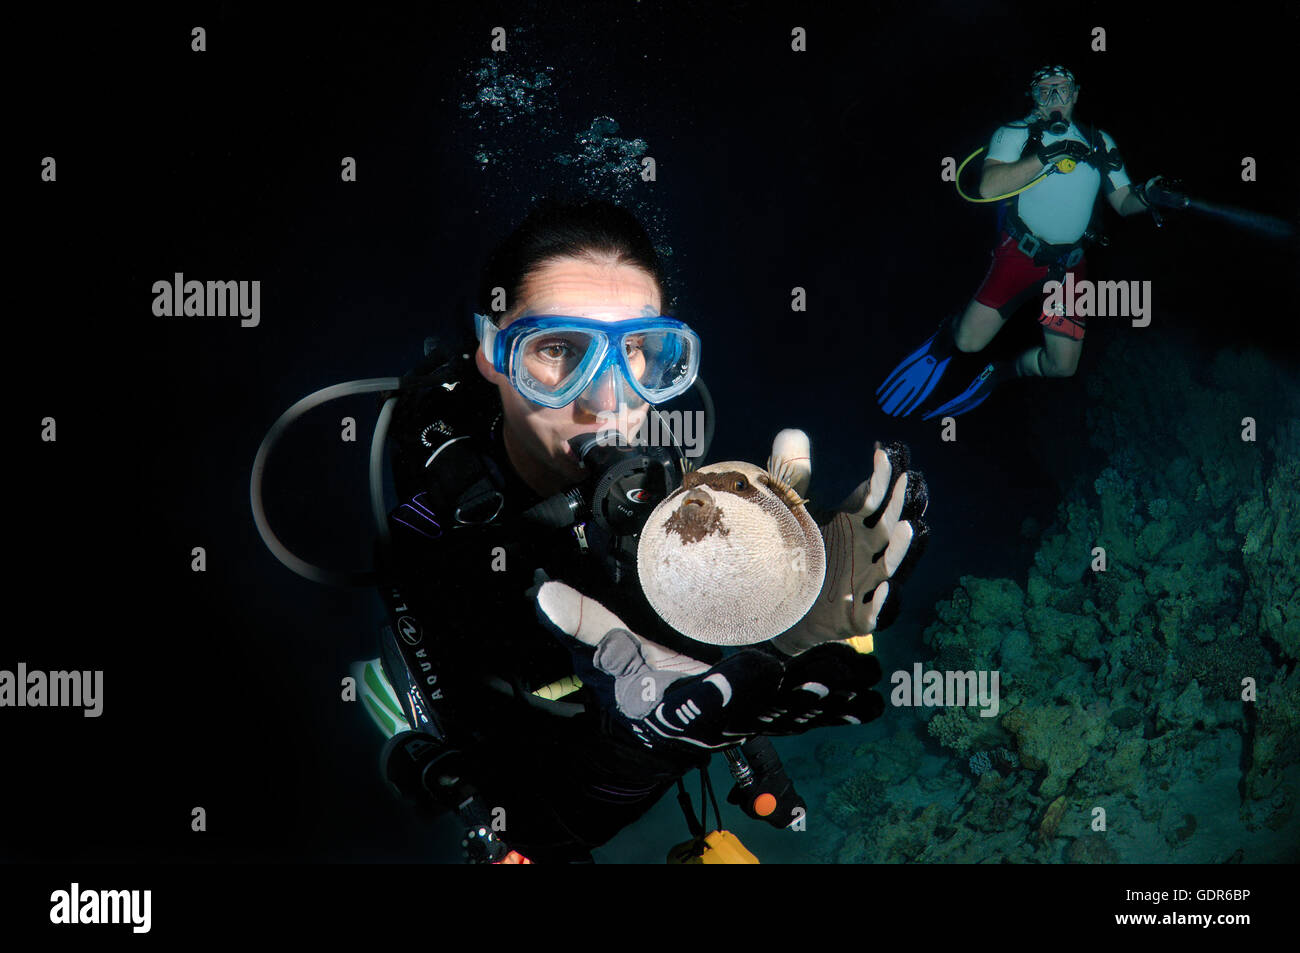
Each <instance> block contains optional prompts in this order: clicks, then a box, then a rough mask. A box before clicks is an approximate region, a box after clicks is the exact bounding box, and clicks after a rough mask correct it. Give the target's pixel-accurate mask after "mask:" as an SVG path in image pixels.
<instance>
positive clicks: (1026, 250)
mask: <svg viewBox="0 0 1300 953" xmlns="http://www.w3.org/2000/svg"><path fill="white" fill-rule="evenodd" d="M1042 244H1043V243H1042V242H1040V241H1039V240H1038V239H1037V238H1035V237H1034V233H1033V232H1025V233H1024V234H1023V235H1021V236H1020V241H1019V242H1018V243H1017V244H1016V248H1018V249H1020V251H1021V253H1022V254H1024V255H1025V257H1027V258H1033V257H1034V256H1035V255H1037V254H1038V249H1039V247H1040V246H1041V245H1042ZM1027 246H1028V247H1027Z"/></svg>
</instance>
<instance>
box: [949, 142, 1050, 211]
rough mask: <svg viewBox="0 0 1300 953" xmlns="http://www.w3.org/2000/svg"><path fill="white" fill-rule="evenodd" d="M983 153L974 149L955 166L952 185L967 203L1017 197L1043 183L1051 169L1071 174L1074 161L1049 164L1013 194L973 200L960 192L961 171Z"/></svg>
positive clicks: (981, 150)
mask: <svg viewBox="0 0 1300 953" xmlns="http://www.w3.org/2000/svg"><path fill="white" fill-rule="evenodd" d="M983 151H984V147H983V146H980V147H979V148H978V149H976V150H975V151H974V152H972V153H971V154H970V155H968V156H967V157H966V158H965V159H963V160H962V163H961V165H959V166H957V181H956V182H954V183H953V185H955V186H957V194H958V195H960V196H961V197H962V198H964V199H965V200H966V201H967V202H1001V201H1002V200H1003V199H1009V198H1011V197H1012V196H1013V195H1019V194H1020V193H1021V192H1023V191H1025V190H1026V189H1032V188H1033V187H1034V186H1035V185H1037V184H1038V183H1039V182H1041V181H1043V179H1045V178H1047V177H1048V176H1049V175H1051V174H1052V170H1053V169H1058V170H1059V171H1061V172H1073V171H1074V166H1075V162H1074V160H1073V159H1070V158H1068V157H1067V158H1064V159H1061V160H1060V161H1059V162H1056V163H1049V164H1048V166H1047V168H1046V169H1044V170H1043V171H1042V173H1041V174H1040V175H1039V176H1038V177H1037V178H1035V179H1033V180H1032V181H1031V182H1029V184H1027V185H1024V186H1022V187H1021V188H1018V189H1016V190H1015V191H1014V192H1008V193H1007V194H1006V195H995V196H993V198H991V199H973V198H971V197H970V196H969V195H967V194H966V193H965V192H963V191H962V190H961V170H962V169H964V168H966V163H968V162H970V160H971V159H974V158H975V157H976V156H977V155H979V154H980V153H981V152H983Z"/></svg>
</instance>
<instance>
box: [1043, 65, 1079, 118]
mask: <svg viewBox="0 0 1300 953" xmlns="http://www.w3.org/2000/svg"><path fill="white" fill-rule="evenodd" d="M1033 96H1034V105H1035V106H1036V107H1037V112H1038V115H1040V116H1042V117H1043V118H1044V119H1047V118H1048V117H1049V116H1051V115H1052V113H1053V112H1054V111H1056V112H1060V114H1061V116H1062V117H1064V119H1065V121H1066V122H1069V121H1070V117H1071V116H1072V115H1073V114H1074V104H1075V103H1077V102H1078V101H1079V87H1077V86H1076V85H1075V84H1074V83H1072V82H1070V80H1069V79H1068V78H1067V77H1064V76H1049V77H1047V78H1046V79H1044V80H1040V81H1039V82H1038V83H1037V84H1036V85H1035V86H1034V88H1033ZM1044 100H1046V102H1044Z"/></svg>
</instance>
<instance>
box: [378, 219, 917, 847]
mask: <svg viewBox="0 0 1300 953" xmlns="http://www.w3.org/2000/svg"><path fill="white" fill-rule="evenodd" d="M665 301H666V297H665V282H664V274H663V270H662V268H661V265H660V261H659V258H658V256H657V253H656V252H655V250H654V247H653V245H652V243H651V241H650V240H649V238H648V237H647V235H646V233H645V231H644V229H643V228H642V227H641V226H640V224H639V223H638V222H637V221H636V220H635V219H634V218H633V216H632V215H631V214H629V213H628V212H627V211H625V210H623V209H621V208H619V207H617V206H614V205H612V204H609V203H607V202H602V201H583V202H577V203H566V202H558V201H552V200H544V201H543V202H542V203H540V204H539V205H538V206H536V207H535V208H534V209H533V211H532V212H530V214H529V215H528V216H527V217H526V219H525V220H524V222H523V223H522V224H521V225H520V227H519V228H518V229H517V230H516V231H515V232H514V233H513V234H511V235H510V236H509V237H508V238H507V239H506V241H505V242H504V243H503V244H502V245H501V246H500V247H499V248H498V249H497V250H496V251H495V252H494V253H493V254H492V255H491V256H490V258H489V260H488V262H487V265H486V268H485V269H484V272H483V274H482V278H481V284H480V289H479V305H480V307H479V310H480V312H481V313H480V314H478V315H476V316H475V321H476V328H477V331H478V336H479V346H478V347H477V348H476V349H475V350H474V352H473V355H472V357H471V356H470V355H469V354H468V353H459V351H460V350H461V349H457V353H455V354H451V355H448V354H444V353H438V352H435V353H433V354H431V355H429V356H428V357H427V358H426V361H425V362H424V363H423V364H422V365H421V367H419V368H417V369H416V371H414V372H412V374H411V375H408V376H407V378H404V379H403V387H402V388H401V390H400V393H399V399H398V401H397V402H396V405H395V409H394V410H393V413H392V418H391V426H390V431H389V432H390V439H391V440H392V444H393V471H394V483H395V485H396V488H397V493H398V496H399V499H400V500H401V501H402V502H401V503H400V505H399V506H397V507H396V508H395V509H393V510H392V511H391V512H390V513H389V520H388V525H389V529H390V531H391V541H390V542H389V544H388V545H387V546H385V547H383V548H382V549H381V551H380V578H381V580H382V583H381V585H380V591H381V594H382V596H383V599H384V601H385V604H386V607H387V612H388V618H389V622H390V623H391V627H390V628H388V629H386V631H385V634H384V636H383V638H382V641H383V645H382V652H381V659H382V672H380V671H379V670H378V669H377V668H372V669H371V670H370V671H369V672H367V678H368V680H369V681H370V685H371V689H375V688H376V686H377V685H379V683H381V682H384V681H385V680H386V684H383V685H382V686H381V688H382V690H381V691H372V692H371V696H372V698H373V699H377V701H373V700H372V703H371V707H372V710H374V709H376V708H377V707H379V706H382V705H384V704H385V702H384V699H385V698H387V699H388V701H387V703H386V704H387V705H388V706H389V707H388V710H387V718H388V719H389V721H390V724H391V727H392V732H391V737H390V738H389V740H388V742H387V745H386V746H385V749H384V752H383V755H382V763H383V765H384V770H385V773H386V775H387V778H388V780H389V782H390V783H391V784H392V786H393V787H394V789H395V790H396V791H397V792H398V793H399V794H400V795H401V796H402V797H404V798H405V799H406V800H408V802H410V803H412V804H414V805H415V806H416V807H417V808H418V809H420V810H422V811H424V812H430V813H437V812H440V811H443V810H450V811H454V812H456V813H457V814H458V815H459V817H460V818H461V819H462V820H463V821H464V824H465V829H466V831H467V834H466V837H465V841H464V846H465V847H466V852H467V855H468V856H469V858H470V859H471V860H473V861H476V862H515V863H523V862H529V863H531V862H590V861H591V859H592V855H591V850H592V849H593V848H594V847H597V846H599V845H602V844H604V843H605V842H607V841H608V840H609V839H610V838H612V837H613V836H614V835H615V834H616V833H617V832H619V831H620V830H622V829H623V828H625V827H626V826H627V825H629V824H631V823H632V822H633V821H635V820H636V819H637V818H639V817H641V816H642V815H643V814H644V813H645V812H646V811H647V810H649V808H650V807H651V806H653V805H654V804H655V803H656V802H657V801H658V800H659V798H660V796H661V795H662V794H664V793H665V791H667V789H668V788H669V787H671V786H673V785H674V784H680V780H679V779H680V778H681V777H682V775H683V774H685V773H686V772H687V771H689V770H691V769H692V768H700V767H703V766H705V765H707V764H708V762H709V759H710V756H711V754H712V753H713V752H714V751H718V750H727V751H729V752H734V751H735V750H736V748H737V746H739V750H740V752H741V753H742V755H743V758H735V760H733V764H737V763H739V764H746V762H747V770H748V771H749V772H750V773H749V774H747V775H745V777H744V780H745V782H746V784H747V787H746V788H745V790H746V795H745V796H740V795H739V794H738V792H737V789H733V791H732V798H731V800H732V801H733V803H737V804H739V805H740V806H741V808H742V810H744V811H745V812H746V813H747V814H749V815H750V816H751V817H755V818H759V817H761V818H762V819H763V820H765V821H767V822H768V823H771V824H773V825H774V826H777V827H787V826H791V825H794V824H798V821H799V820H800V818H801V817H802V814H803V812H804V802H803V801H802V799H801V798H800V797H799V796H798V794H797V793H796V792H795V789H794V785H793V784H792V783H791V781H790V779H789V778H788V777H787V776H786V774H785V772H784V770H783V768H782V766H781V763H780V761H779V759H778V758H777V756H776V753H775V751H774V749H773V748H772V745H771V742H770V741H768V740H767V738H766V737H765V736H768V735H785V734H798V733H802V732H804V731H807V730H809V729H811V728H815V727H818V726H820V725H829V724H856V723H860V722H864V721H867V720H870V719H872V718H875V717H878V716H879V715H880V714H881V712H882V711H883V708H884V703H883V701H882V699H881V697H880V695H878V694H877V693H876V692H874V691H872V690H871V687H872V686H873V685H874V684H875V683H876V682H877V681H878V680H879V678H880V674H881V672H880V666H879V663H878V662H877V661H876V659H875V657H874V656H873V655H870V654H866V653H862V652H859V651H856V650H855V649H854V648H853V647H851V646H850V645H847V644H842V643H841V642H840V641H839V640H843V639H847V638H849V637H852V636H861V635H865V634H869V633H871V632H873V631H874V630H875V629H877V628H880V627H881V626H882V625H884V624H885V623H886V622H887V621H888V619H889V618H890V617H891V615H892V613H893V612H894V611H896V606H897V595H896V592H897V586H898V583H899V581H900V580H901V578H902V576H903V575H904V574H905V573H906V571H908V570H909V569H910V567H911V565H912V564H914V562H915V560H916V559H917V558H918V557H919V555H920V552H921V550H922V549H923V543H924V539H925V536H926V532H927V531H926V528H925V525H924V523H923V522H922V521H921V520H920V519H919V517H920V515H921V514H922V513H923V511H924V508H925V505H926V502H927V497H926V488H925V483H924V480H923V478H922V477H921V476H920V475H919V474H917V473H914V472H909V471H908V469H907V459H906V450H905V448H902V447H901V446H895V447H890V448H881V447H880V446H879V445H877V446H876V449H875V452H874V454H873V471H872V475H871V477H870V478H869V479H868V480H867V481H865V482H864V483H863V484H862V485H861V486H860V487H859V488H858V490H857V491H856V492H855V493H854V494H853V495H851V496H850V498H849V499H848V500H847V501H845V504H844V505H843V506H842V507H841V509H840V510H839V511H835V512H832V513H829V514H827V516H826V519H825V521H823V520H821V519H819V520H818V522H819V523H823V527H822V528H823V533H824V536H825V539H826V545H827V551H828V556H829V557H830V558H829V560H828V567H829V568H828V571H827V576H826V582H825V587H824V588H823V590H822V597H821V598H819V599H818V601H817V603H816V604H815V605H814V608H813V609H812V610H810V611H809V613H808V614H807V616H805V617H804V619H803V620H802V621H801V622H800V623H799V624H798V625H796V626H795V627H794V628H793V629H791V630H789V631H788V632H786V633H784V634H783V635H782V636H781V637H780V638H778V639H775V640H773V641H772V642H768V643H763V644H762V645H761V646H759V647H752V648H747V649H742V650H740V651H731V652H729V653H727V654H725V655H724V653H723V651H722V650H721V649H719V648H718V647H716V646H713V645H706V644H703V643H699V642H694V641H692V640H690V639H687V638H686V637H684V636H682V635H680V634H679V633H677V632H675V631H674V630H673V629H671V628H670V627H669V626H668V625H667V624H666V623H665V622H663V621H662V620H661V619H660V618H659V617H658V616H657V615H656V614H655V613H654V611H653V610H652V609H651V608H650V606H649V604H648V602H647V601H646V598H645V596H644V594H643V593H642V591H641V587H640V586H639V585H638V583H637V577H636V561H635V539H636V534H637V532H638V531H639V528H640V525H643V524H644V520H645V518H646V516H647V515H648V513H649V511H650V509H652V508H653V506H654V505H655V503H656V502H658V501H659V500H660V499H662V498H663V497H664V496H666V495H667V493H668V492H670V491H671V490H673V489H675V487H676V485H677V484H678V483H680V480H681V477H682V471H683V469H684V460H683V456H682V451H681V448H680V447H679V446H676V445H675V442H674V441H672V440H670V441H668V442H669V444H672V445H669V446H663V447H655V446H645V445H644V444H643V443H641V442H640V441H638V440H634V435H635V434H636V432H637V430H638V428H639V427H640V426H641V425H642V424H643V422H644V421H645V420H646V417H647V415H649V414H653V413H657V411H655V409H654V407H655V405H657V404H661V403H663V402H665V401H668V400H671V399H673V398H675V397H678V396H680V395H682V394H684V393H685V392H686V391H688V390H690V389H691V387H692V386H693V385H694V384H695V382H696V378H697V374H698V369H699V360H700V340H699V337H698V336H697V335H696V333H695V331H694V330H692V329H691V328H690V327H689V326H687V325H686V324H685V323H683V322H681V321H679V320H676V319H674V318H671V317H668V316H666V315H664V313H663V309H664V302H665ZM466 350H468V349H467V348H466ZM629 487H630V489H629ZM611 488H612V489H611ZM638 521H639V523H638ZM629 543H631V545H630V546H629ZM545 580H555V581H558V582H562V583H563V584H564V585H563V586H560V587H556V586H547V585H545V584H544V581H545ZM606 610H607V612H606ZM582 613H585V616H583V618H585V624H586V625H587V626H588V627H590V626H591V625H593V624H598V620H602V619H606V618H610V619H612V620H613V621H612V622H611V623H610V625H611V635H613V634H617V636H618V638H617V639H605V640H603V641H602V640H599V639H596V640H592V641H595V642H598V643H599V644H598V645H593V644H590V643H589V642H583V641H579V640H578V639H577V638H575V637H574V636H576V635H577V634H578V633H577V630H578V627H579V626H581V625H583V624H584V623H583V621H582V619H580V618H579V616H580V614H582ZM608 613H612V614H613V615H612V616H609V615H608ZM614 623H617V626H614ZM615 628H616V629H617V632H616V633H615V632H614V629H615ZM619 653H623V659H622V661H620V659H619V658H616V657H615V656H617V655H619ZM665 654H667V655H671V656H672V657H674V658H678V659H680V660H683V661H687V662H689V664H688V665H686V666H684V667H679V668H680V670H679V671H677V672H676V673H669V674H667V675H666V677H663V678H660V679H658V680H657V681H656V680H655V679H646V681H647V682H648V683H653V684H650V685H648V686H647V688H646V689H645V691H646V692H647V693H648V696H647V697H645V698H643V699H642V701H647V702H648V704H646V705H644V706H642V707H640V708H638V707H637V706H636V705H633V706H631V707H629V705H628V704H626V703H625V701H626V699H625V698H624V697H623V695H624V694H625V693H624V692H623V691H622V689H621V688H620V689H619V690H616V688H615V685H616V681H617V676H618V673H619V671H620V669H619V666H620V665H621V664H623V663H624V662H627V661H628V658H627V656H628V655H631V656H638V661H642V662H643V661H644V660H643V659H640V658H639V657H640V656H644V657H646V658H649V657H651V656H653V657H654V658H658V659H662V658H663V657H665ZM692 673H693V674H692ZM575 674H576V676H577V678H575V677H574V676H575ZM660 674H663V673H660ZM380 676H382V677H380ZM579 680H580V684H579ZM389 686H391V691H390V690H389ZM647 712H648V713H647ZM732 757H734V754H733V755H732ZM755 792H761V793H762V794H763V795H765V797H762V798H756V797H754V794H755ZM715 810H716V807H715ZM688 818H689V815H688ZM692 826H693V827H695V826H697V825H695V824H694V823H692ZM799 826H800V827H801V826H802V825H799Z"/></svg>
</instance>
